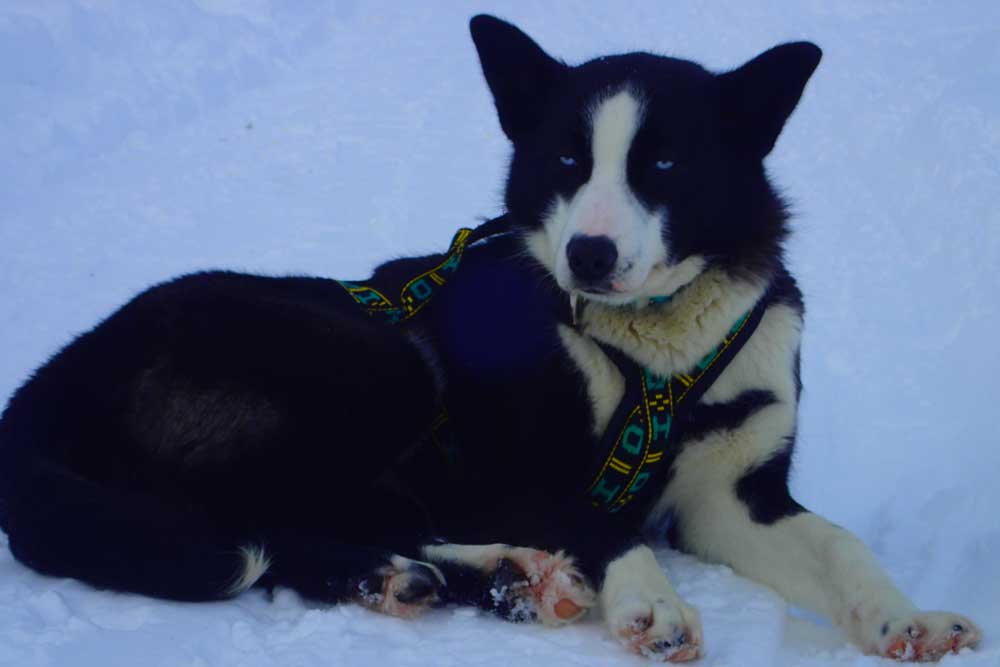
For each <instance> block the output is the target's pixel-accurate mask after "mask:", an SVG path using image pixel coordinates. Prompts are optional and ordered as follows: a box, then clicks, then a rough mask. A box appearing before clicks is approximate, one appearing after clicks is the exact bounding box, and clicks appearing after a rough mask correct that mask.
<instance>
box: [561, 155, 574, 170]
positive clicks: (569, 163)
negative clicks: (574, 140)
mask: <svg viewBox="0 0 1000 667" xmlns="http://www.w3.org/2000/svg"><path fill="white" fill-rule="evenodd" d="M559 161H560V162H562V163H563V166H565V167H574V166H576V158H574V157H570V156H569V155H560V156H559Z"/></svg>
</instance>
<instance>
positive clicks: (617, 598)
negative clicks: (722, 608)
mask: <svg viewBox="0 0 1000 667" xmlns="http://www.w3.org/2000/svg"><path fill="white" fill-rule="evenodd" d="M600 605H601V609H602V611H603V613H604V619H605V622H606V623H607V624H608V628H609V629H610V631H611V634H612V636H614V637H615V638H616V639H618V640H619V641H621V642H622V643H624V644H626V645H627V646H629V648H631V649H632V650H634V651H635V652H637V653H641V654H644V655H649V656H650V657H653V656H654V654H659V655H658V656H657V657H663V658H669V657H671V655H672V654H673V653H676V652H679V651H681V650H690V651H692V652H693V654H692V656H691V657H694V655H697V652H698V651H700V647H701V620H700V619H699V617H698V613H697V612H696V611H695V610H694V609H693V608H691V607H689V606H688V605H686V604H685V603H684V602H683V601H682V600H681V599H680V597H679V596H678V595H677V593H676V592H675V591H674V587H673V586H671V584H670V581H669V580H668V579H667V577H666V575H665V574H664V573H663V570H662V569H661V568H660V565H659V563H657V562H656V557H655V556H654V555H653V552H652V550H650V548H649V547H647V546H645V545H641V546H637V547H633V548H632V549H630V550H629V551H627V552H625V553H624V554H623V555H621V556H619V557H618V558H616V559H615V560H613V561H611V563H610V564H609V565H608V567H607V569H606V570H605V579H604V585H603V586H602V587H601V592H600ZM681 635H684V636H685V641H684V642H678V641H677V638H678V637H680V636H681ZM661 641H667V642H670V643H671V644H673V646H672V647H671V648H670V649H669V650H668V651H667V652H666V654H665V655H664V654H663V653H664V651H662V650H657V648H656V645H657V643H658V642H661Z"/></svg>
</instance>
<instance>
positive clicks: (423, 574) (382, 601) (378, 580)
mask: <svg viewBox="0 0 1000 667" xmlns="http://www.w3.org/2000/svg"><path fill="white" fill-rule="evenodd" d="M444 583H445V580H444V575H442V574H441V571H440V570H439V569H438V568H437V567H435V566H434V565H431V564H430V563H421V562H420V561H415V560H410V559H409V558H404V557H403V556H393V557H392V559H391V560H390V564H389V565H385V566H383V567H381V568H379V569H378V570H377V571H376V573H375V574H374V575H373V576H371V577H366V578H364V579H362V580H361V581H360V583H359V584H358V593H359V595H358V601H359V602H360V603H361V604H362V605H364V606H366V607H368V608H369V609H373V610H375V611H379V612H381V613H383V614H388V615H390V616H398V617H401V618H412V617H413V616H416V615H417V614H419V613H421V612H423V611H424V610H426V609H428V608H429V607H431V606H432V605H433V604H434V603H435V602H437V600H438V591H439V589H440V588H441V587H442V586H443V585H444Z"/></svg>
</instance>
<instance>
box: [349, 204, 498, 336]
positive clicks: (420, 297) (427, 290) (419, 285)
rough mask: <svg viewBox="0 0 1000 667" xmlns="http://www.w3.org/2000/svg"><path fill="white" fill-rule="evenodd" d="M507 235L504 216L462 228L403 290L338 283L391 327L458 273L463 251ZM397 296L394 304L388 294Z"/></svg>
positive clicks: (421, 305) (415, 309)
mask: <svg viewBox="0 0 1000 667" xmlns="http://www.w3.org/2000/svg"><path fill="white" fill-rule="evenodd" d="M507 231H509V226H508V221H507V216H505V215H502V216H500V217H497V218H493V219H492V220H488V221H486V222H484V223H483V224H481V225H479V226H478V227H476V228H475V229H469V228H467V227H463V228H461V229H459V230H458V231H457V232H455V236H453V237H452V239H451V245H450V246H449V248H448V252H446V253H445V254H444V257H443V258H442V259H441V260H440V261H438V262H437V263H436V264H434V265H433V266H431V267H430V268H428V269H426V270H424V271H422V272H420V273H418V274H417V275H416V276H414V277H413V278H410V279H409V280H408V281H406V282H405V283H404V284H403V286H402V288H399V287H398V286H395V285H390V286H378V285H372V284H364V285H362V284H359V283H354V282H347V281H344V280H338V281H337V282H338V283H339V284H340V286H341V287H343V288H344V289H345V290H347V293H348V294H349V295H350V296H351V298H352V299H354V301H355V302H357V304H358V305H359V306H360V307H361V308H362V310H364V311H365V312H367V313H368V314H369V315H372V316H373V317H379V318H382V319H385V320H386V321H388V322H389V323H390V324H396V323H397V322H403V321H405V320H408V319H410V318H412V317H413V316H414V315H416V314H417V313H419V312H420V310H421V309H422V308H423V307H424V306H426V305H427V304H428V303H429V302H430V300H431V297H433V296H434V295H435V294H436V293H437V292H438V291H440V289H441V288H442V287H444V286H445V284H446V283H447V282H448V280H450V279H451V277H452V276H454V275H455V273H456V272H457V271H458V267H459V264H460V263H461V261H462V254H463V253H464V252H465V249H466V248H467V247H468V246H470V245H472V244H473V243H475V242H476V241H480V240H482V239H485V238H488V237H490V236H496V235H497V234H503V233H505V232H507ZM397 290H398V292H399V297H398V298H397V299H396V301H395V302H394V301H393V300H392V299H390V298H389V296H388V294H389V293H390V292H394V291H397Z"/></svg>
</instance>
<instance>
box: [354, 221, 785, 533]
mask: <svg viewBox="0 0 1000 667" xmlns="http://www.w3.org/2000/svg"><path fill="white" fill-rule="evenodd" d="M509 231H510V228H509V224H508V221H507V218H506V216H500V217H498V218H494V219H492V220H489V221H488V222H485V223H483V224H482V225H480V226H479V227H477V228H475V229H468V228H462V229H459V230H458V232H456V233H455V236H454V237H453V238H452V241H451V245H450V247H449V248H448V252H447V253H446V254H445V255H444V257H443V259H441V260H439V261H436V262H435V263H434V264H433V265H432V266H430V267H429V268H427V269H425V270H424V271H421V272H420V273H418V274H417V275H416V276H414V277H413V278H411V279H410V280H408V281H406V282H405V283H404V284H403V286H402V287H401V288H400V287H398V286H391V285H388V286H382V285H379V286H376V285H372V284H361V283H356V282H346V281H337V282H338V283H339V284H340V285H341V287H343V288H344V289H345V290H346V291H347V294H348V295H350V297H351V298H352V299H354V301H355V302H356V303H357V304H358V306H359V307H361V309H362V310H364V311H365V312H367V313H368V314H369V315H370V316H372V317H376V318H379V319H382V320H384V321H385V322H386V323H388V324H398V323H400V322H404V321H407V320H409V319H411V318H413V317H414V316H416V315H417V313H419V312H420V311H421V310H422V309H423V308H424V306H426V305H427V304H428V303H429V302H430V300H431V298H432V297H433V296H434V295H435V294H437V293H439V291H440V290H441V289H443V288H444V286H445V285H446V284H447V283H448V281H449V280H451V279H452V278H454V276H455V275H456V274H457V273H458V270H459V267H460V265H461V260H462V255H463V253H464V252H465V249H466V248H467V247H468V246H469V245H471V244H473V243H475V242H476V241H480V240H483V239H486V238H489V237H491V236H496V235H498V234H504V233H507V232H509ZM395 293H398V294H399V296H398V298H396V299H395V301H394V300H392V299H391V298H389V296H388V294H395ZM663 300H666V299H661V301H663ZM768 301H769V299H768V294H765V295H764V296H763V297H761V299H760V300H759V301H758V302H757V303H756V304H755V305H754V307H753V308H751V309H750V310H749V311H748V312H747V313H745V314H744V315H743V316H742V317H740V318H739V320H737V321H736V323H735V324H733V326H732V327H731V328H730V330H729V332H728V333H727V334H726V335H725V337H723V339H722V341H721V342H720V343H719V344H718V345H717V346H716V347H715V348H714V349H713V350H712V351H711V352H709V353H708V354H706V355H705V356H704V357H703V358H702V359H701V360H700V361H699V362H698V363H697V364H695V367H694V368H692V369H690V370H689V371H688V372H686V373H678V374H676V375H673V376H671V377H664V376H660V375H656V374H654V373H652V372H651V371H649V370H648V369H645V368H643V367H641V366H640V365H639V364H637V363H636V362H635V361H633V360H632V359H631V358H629V357H628V356H626V355H625V354H624V353H623V352H621V351H620V350H618V349H616V348H614V347H611V346H609V345H605V344H603V343H601V344H600V347H601V349H602V350H603V351H604V353H605V354H606V355H607V356H608V358H609V359H610V360H611V361H612V363H614V364H615V366H616V367H617V368H618V371H619V372H620V373H621V374H622V377H623V378H625V393H624V395H623V396H622V399H621V401H620V402H619V404H618V407H617V408H616V409H615V412H614V413H613V414H612V416H611V420H610V421H609V422H608V426H607V428H606V429H605V431H604V434H603V435H602V437H601V440H600V444H599V447H598V451H599V452H602V453H604V456H603V458H602V463H601V466H600V468H599V470H598V471H597V472H596V473H595V475H594V478H593V481H592V482H591V483H590V485H589V486H588V487H587V490H586V494H587V497H588V498H589V500H590V502H591V504H592V505H593V506H594V507H598V508H603V509H605V510H606V511H608V512H611V513H614V512H618V511H620V510H621V509H622V508H623V507H625V506H626V505H628V504H629V503H630V502H632V500H633V499H635V497H636V496H637V495H638V494H639V493H640V492H641V491H642V489H643V488H644V487H645V486H646V485H647V484H648V482H649V481H650V480H651V479H652V478H653V477H654V475H655V474H656V472H657V470H659V469H660V466H662V464H663V461H664V453H665V452H666V450H667V447H668V446H669V444H670V439H671V435H674V436H676V435H677V430H678V429H677V427H676V425H677V424H678V423H680V422H683V420H684V417H685V416H686V415H687V414H688V413H689V412H690V410H691V409H692V408H693V407H694V406H695V405H697V403H698V401H699V399H700V398H701V397H702V395H704V393H705V392H706V391H708V389H709V388H710V387H711V386H712V384H713V383H714V382H715V380H716V379H718V377H719V376H720V375H721V374H722V371H723V370H725V368H726V366H727V365H728V364H729V362H730V361H732V360H733V358H734V357H735V356H736V354H737V353H738V352H739V351H740V349H741V348H742V347H743V345H744V343H745V342H746V341H747V339H749V338H750V336H751V335H752V334H753V332H754V331H755V330H756V328H757V325H758V324H760V320H761V318H762V317H763V315H764V310H765V309H766V307H767V303H768ZM566 319H567V320H568V319H571V318H569V317H567V318H566ZM448 423H449V422H448V417H447V413H446V412H444V411H442V413H441V414H440V415H439V416H438V417H437V418H436V419H435V420H434V422H433V424H431V437H432V440H433V441H434V442H435V443H436V445H437V446H438V448H439V449H440V450H441V451H442V453H443V455H444V456H445V459H446V461H448V462H449V463H450V464H454V458H455V455H456V454H455V450H454V446H453V444H450V441H451V438H450V436H449V435H448Z"/></svg>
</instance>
